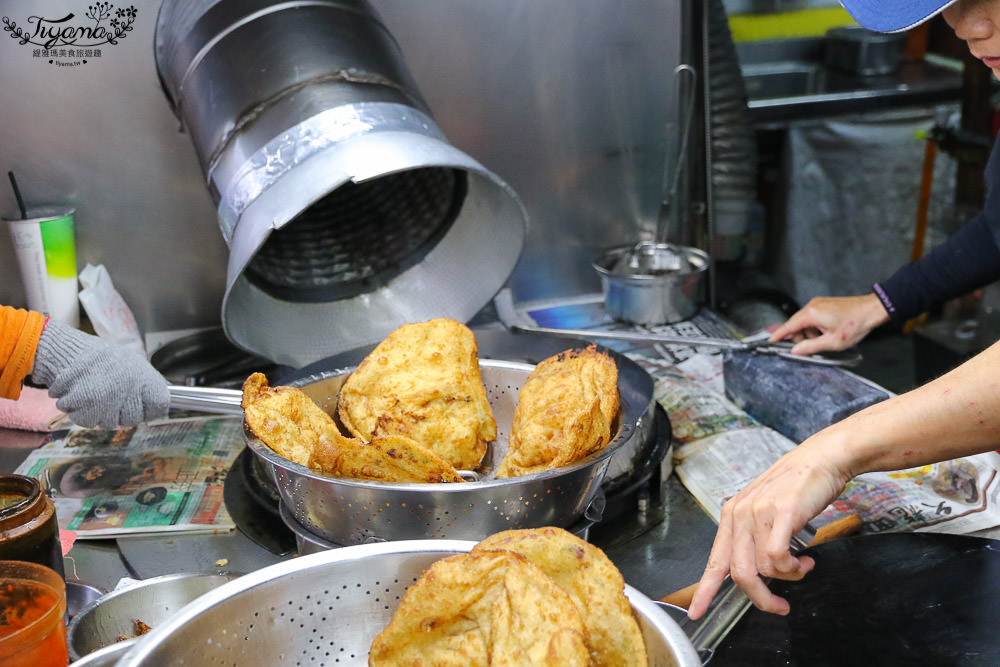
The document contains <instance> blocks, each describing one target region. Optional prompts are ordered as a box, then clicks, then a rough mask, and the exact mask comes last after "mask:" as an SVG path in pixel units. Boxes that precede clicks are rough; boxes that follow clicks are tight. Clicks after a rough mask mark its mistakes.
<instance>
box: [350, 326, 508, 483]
mask: <svg viewBox="0 0 1000 667" xmlns="http://www.w3.org/2000/svg"><path fill="white" fill-rule="evenodd" d="M337 414H338V416H339V417H340V421H341V422H342V423H343V424H344V426H345V427H346V428H347V430H348V431H350V432H351V434H353V435H355V436H357V437H359V438H364V439H365V440H371V439H372V438H374V437H376V436H379V435H405V436H407V437H409V438H412V439H413V440H416V441H417V442H418V443H420V444H421V445H423V446H424V447H426V448H427V449H429V450H431V451H432V452H434V453H435V454H437V455H438V456H440V457H441V458H443V459H444V460H445V461H447V462H448V463H450V464H451V465H452V466H454V467H455V468H458V469H460V470H473V469H475V468H476V467H477V466H478V465H479V463H480V461H482V458H483V455H484V454H485V453H486V443H487V442H490V441H491V440H495V439H496V437H497V424H496V420H495V419H494V418H493V411H492V410H491V409H490V404H489V402H488V401H487V400H486V388H485V387H484V386H483V379H482V376H481V375H480V372H479V358H478V347H477V346H476V339H475V336H473V334H472V331H471V330H470V329H469V328H468V327H466V326H465V325H464V324H462V323H461V322H456V321H455V320H449V319H436V320H430V321H428V322H419V323H416V324H406V325H404V326H402V327H400V328H398V329H396V330H395V331H393V332H392V333H391V334H389V335H388V336H387V337H386V338H385V340H383V341H382V342H381V343H379V345H378V346H377V347H376V348H375V349H374V350H372V352H371V353H370V354H369V355H368V356H367V357H366V358H365V359H364V361H362V362H361V364H359V365H358V367H357V368H356V369H355V370H354V372H353V373H351V375H350V377H348V378H347V381H346V382H345V383H344V386H343V387H342V388H341V390H340V396H339V399H338V407H337Z"/></svg>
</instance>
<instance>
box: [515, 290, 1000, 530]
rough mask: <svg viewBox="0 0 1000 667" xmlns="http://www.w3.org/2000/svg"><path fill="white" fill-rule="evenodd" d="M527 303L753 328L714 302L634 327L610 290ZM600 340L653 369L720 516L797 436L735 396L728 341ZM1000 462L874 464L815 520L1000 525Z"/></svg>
mask: <svg viewBox="0 0 1000 667" xmlns="http://www.w3.org/2000/svg"><path fill="white" fill-rule="evenodd" d="M525 312H527V313H528V314H529V315H530V316H531V317H532V319H534V320H535V321H536V322H537V323H538V324H539V325H542V326H550V327H557V328H558V327H571V328H590V329H594V330H595V332H596V331H600V330H602V329H608V330H620V329H628V330H632V331H640V332H642V331H646V332H652V333H665V334H670V335H674V336H710V337H714V338H733V339H738V338H740V337H742V336H745V335H746V334H747V333H753V332H745V331H741V330H740V329H739V328H738V327H737V326H736V325H734V324H733V323H732V322H730V321H729V320H727V319H725V318H722V317H720V316H718V315H716V314H715V313H714V312H713V311H711V310H708V309H701V310H700V311H698V313H697V314H695V316H694V317H692V318H690V319H688V320H685V321H683V322H679V323H676V324H667V325H662V326H654V327H639V326H635V327H633V326H631V325H627V324H622V323H620V322H614V321H613V320H611V318H610V317H609V316H608V315H607V312H606V311H605V310H604V308H603V307H602V297H601V295H590V296H587V295H584V296H581V297H579V298H576V299H575V300H572V301H567V300H565V299H563V300H558V301H553V302H551V303H549V302H537V303H535V304H533V307H526V308H525ZM601 342H602V343H603V344H605V345H607V346H609V347H612V348H613V349H615V350H616V351H618V352H621V353H622V354H626V355H627V356H628V357H629V358H631V359H633V360H634V361H636V362H637V363H639V364H640V365H641V366H643V367H644V368H645V369H646V370H647V371H649V373H650V375H652V376H653V379H654V381H655V399H656V400H657V401H658V402H659V404H660V405H661V406H663V408H664V409H665V410H666V411H667V414H668V415H669V417H670V421H671V426H672V428H673V432H674V438H675V445H674V448H673V450H674V462H673V466H674V470H675V472H676V473H677V476H678V478H679V479H680V480H681V482H682V483H683V484H684V485H685V487H686V488H687V489H688V490H689V491H690V492H691V494H692V495H693V496H694V498H695V499H696V500H697V501H698V503H699V504H701V505H702V507H703V508H704V509H705V511H706V512H708V514H710V515H711V516H712V517H713V518H714V519H715V520H716V521H718V519H719V512H720V511H721V508H722V504H723V503H724V502H725V501H726V500H727V499H728V498H730V497H732V496H733V495H734V494H736V493H737V492H738V491H739V490H740V489H742V488H743V487H744V486H746V485H747V484H748V483H749V482H750V481H751V480H753V479H754V477H756V476H757V475H759V474H760V473H761V472H763V471H764V470H766V469H767V468H768V467H769V466H770V465H771V464H772V463H774V462H775V461H776V460H777V459H778V458H780V457H781V455H782V454H784V453H785V452H787V451H789V450H791V449H792V448H794V447H795V446H796V443H795V442H793V441H791V440H789V439H788V438H786V437H785V436H783V435H781V434H780V433H778V432H777V431H775V430H773V429H770V428H768V427H766V426H764V425H762V424H760V423H759V422H757V421H756V420H754V419H753V418H752V417H751V416H750V415H748V414H747V413H746V412H744V411H743V410H741V409H740V408H739V407H738V406H736V405H735V404H734V403H733V402H732V401H730V400H729V399H728V398H727V397H726V395H725V382H724V376H723V354H722V350H721V349H720V348H717V347H710V346H705V345H696V344H692V345H679V344H662V343H657V344H645V343H622V342H618V341H609V340H604V341H601ZM844 372H845V373H847V372H849V371H847V370H844ZM855 377H858V376H855ZM860 379H862V380H864V378H860ZM864 381H865V382H868V383H869V384H872V385H873V386H877V385H874V383H871V382H870V381H868V380H864ZM879 388H880V389H883V390H884V388H882V387H879ZM998 471H1000V453H997V452H988V453H986V454H979V455H977V456H971V457H966V458H963V459H958V460H955V461H947V462H944V463H938V464H935V465H930V466H924V467H921V468H914V469H911V470H900V471H895V472H882V473H868V474H865V475H861V476H859V477H857V478H855V479H854V480H852V481H851V482H850V483H849V484H848V486H847V488H846V489H845V490H844V493H843V494H842V495H841V496H840V497H839V498H837V500H836V501H834V502H833V503H832V504H831V505H830V507H828V508H827V509H826V510H825V511H824V512H823V513H822V514H821V515H820V516H819V517H817V518H816V519H814V520H813V522H812V523H813V525H814V526H816V527H818V526H821V525H823V524H824V523H827V522H829V521H832V520H834V519H837V518H840V517H841V516H845V515H846V514H848V513H857V514H858V515H859V516H860V517H861V519H862V521H863V522H864V526H863V528H862V531H861V532H863V533H882V532H901V531H924V532H947V533H962V534H965V533H972V532H976V531H981V530H985V529H990V528H994V527H997V526H1000V501H998V496H1000V480H998V479H997V477H998V475H997V472H998Z"/></svg>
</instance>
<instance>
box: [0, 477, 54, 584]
mask: <svg viewBox="0 0 1000 667" xmlns="http://www.w3.org/2000/svg"><path fill="white" fill-rule="evenodd" d="M0 560H23V561H30V562H32V563H38V564H40V565H45V566H46V567H49V568H52V569H53V570H55V571H56V572H57V573H59V575H60V576H65V573H64V571H63V557H62V547H61V546H60V543H59V524H58V522H57V521H56V508H55V505H53V503H52V499H51V498H49V497H48V495H46V494H45V493H44V492H43V491H42V487H41V485H40V484H39V483H38V480H36V479H34V478H32V477H26V476H24V475H0Z"/></svg>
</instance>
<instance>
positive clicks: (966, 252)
mask: <svg viewBox="0 0 1000 667" xmlns="http://www.w3.org/2000/svg"><path fill="white" fill-rule="evenodd" d="M998 146H1000V137H998V138H997V139H996V141H995V142H994V144H993V150H992V151H991V153H990V159H989V161H988V162H987V163H986V173H985V180H986V204H985V206H984V207H983V210H982V211H981V212H980V213H979V214H978V215H976V216H975V217H974V218H972V220H970V221H969V222H968V223H966V224H965V226H963V227H962V228H961V229H959V230H958V231H957V232H956V233H955V234H953V235H952V236H951V237H950V238H949V239H948V240H947V241H946V242H945V243H943V244H941V245H939V246H938V247H936V248H934V249H933V250H932V251H931V252H929V253H928V254H927V255H925V256H923V257H921V258H920V259H918V260H917V261H915V262H911V263H910V264H906V265H905V266H903V267H902V268H900V269H899V270H898V271H896V272H895V273H894V274H892V276H891V277H890V278H889V279H888V280H885V281H883V282H880V283H875V285H874V286H873V290H874V291H875V294H876V295H878V298H879V299H881V301H882V305H883V306H885V309H886V311H888V313H889V317H890V318H891V319H892V320H893V321H903V320H908V319H910V318H911V317H916V316H917V315H919V314H920V313H923V312H926V311H928V310H930V309H932V308H934V307H936V306H940V305H941V304H943V303H944V302H945V301H948V300H949V299H954V298H955V297H959V296H962V295H964V294H968V293H969V292H971V291H973V290H976V289H979V288H981V287H985V286H986V285H989V284H990V283H992V282H995V281H997V280H1000V148H998Z"/></svg>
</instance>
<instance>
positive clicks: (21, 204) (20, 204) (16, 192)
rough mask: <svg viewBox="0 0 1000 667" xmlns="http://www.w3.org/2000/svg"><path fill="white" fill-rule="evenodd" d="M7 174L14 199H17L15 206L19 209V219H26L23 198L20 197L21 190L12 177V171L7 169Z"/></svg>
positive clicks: (26, 214)
mask: <svg viewBox="0 0 1000 667" xmlns="http://www.w3.org/2000/svg"><path fill="white" fill-rule="evenodd" d="M7 175H8V176H10V186H11V187H12V188H14V199H16V200H17V207H18V208H19V209H21V220H27V219H28V211H27V209H25V208H24V200H23V199H21V190H20V189H19V188H18V187H17V179H16V178H14V172H13V171H8V172H7Z"/></svg>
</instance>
